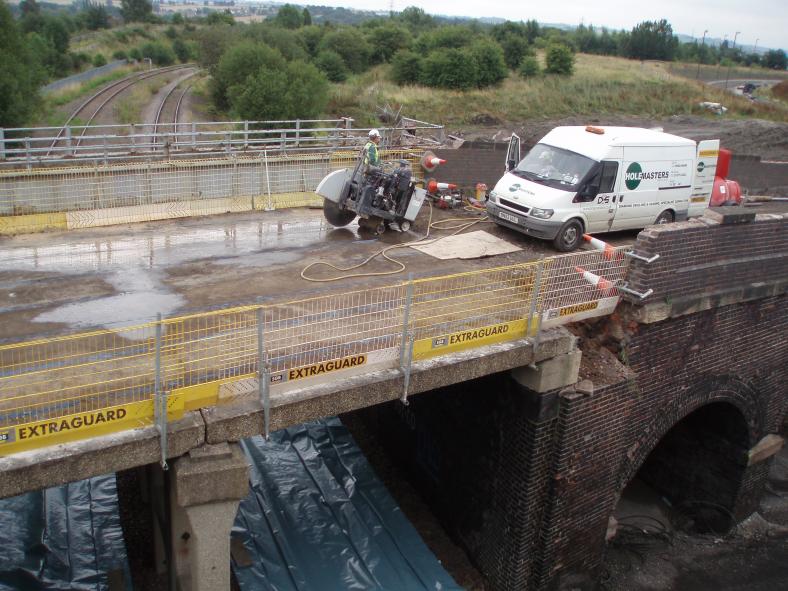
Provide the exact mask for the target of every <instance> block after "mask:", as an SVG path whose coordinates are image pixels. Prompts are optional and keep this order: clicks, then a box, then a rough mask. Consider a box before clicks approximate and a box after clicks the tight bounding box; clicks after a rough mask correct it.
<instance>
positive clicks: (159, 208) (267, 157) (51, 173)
mask: <svg viewBox="0 0 788 591" xmlns="http://www.w3.org/2000/svg"><path fill="white" fill-rule="evenodd" d="M357 150H358V148H357V147H354V148H349V149H344V150H328V151H322V152H318V151H315V152H299V153H288V154H281V153H277V152H268V151H262V152H260V153H256V154H230V155H229V156H227V157H222V158H211V159H208V158H202V159H191V160H167V161H161V162H137V163H123V164H121V163H113V164H106V165H105V164H98V165H95V166H85V165H78V166H69V167H52V168H36V169H33V170H5V171H0V235H3V234H6V235H10V234H22V233H29V232H41V231H47V230H57V229H61V230H65V229H77V228H88V227H97V226H108V225H115V224H126V223H134V222H149V221H154V220H163V219H173V218H182V217H190V216H202V215H211V214H221V213H227V212H242V211H253V210H273V209H279V208H286V207H300V206H308V205H321V204H322V200H321V199H320V198H319V197H317V196H316V195H315V194H314V190H315V188H316V187H317V185H318V183H319V182H320V180H321V179H322V178H323V177H324V176H326V175H327V174H328V173H329V172H331V171H332V170H337V169H340V168H347V167H350V166H353V165H354V163H355V161H356V158H357V156H358V151H357ZM420 155H421V151H420V150H411V149H397V150H394V149H390V150H383V151H382V156H383V157H384V158H387V159H391V160H398V159H407V160H409V161H410V162H411V164H412V166H413V170H414V171H418V170H420V169H419V167H418V166H417V164H418V158H419V157H420Z"/></svg>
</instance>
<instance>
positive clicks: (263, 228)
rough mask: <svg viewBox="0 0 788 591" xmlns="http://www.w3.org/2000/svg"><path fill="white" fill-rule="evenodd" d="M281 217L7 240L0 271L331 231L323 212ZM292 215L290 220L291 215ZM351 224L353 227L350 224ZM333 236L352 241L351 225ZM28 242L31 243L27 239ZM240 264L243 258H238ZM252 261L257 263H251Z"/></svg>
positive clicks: (211, 254)
mask: <svg viewBox="0 0 788 591" xmlns="http://www.w3.org/2000/svg"><path fill="white" fill-rule="evenodd" d="M277 217H278V218H281V219H270V220H250V221H242V222H233V223H227V222H220V221H218V220H201V221H200V222H199V223H194V221H193V220H190V223H189V225H188V227H178V228H173V227H171V225H170V224H168V225H167V226H166V227H159V228H156V227H154V228H143V229H141V230H140V231H138V232H137V233H136V234H135V235H130V236H118V235H117V234H116V233H117V229H115V228H113V229H108V230H107V232H108V234H111V235H108V236H106V237H96V236H95V233H97V232H99V231H100V230H91V231H90V232H91V234H94V236H92V237H91V236H85V237H84V238H83V237H81V236H80V234H79V233H74V234H72V235H71V236H66V237H63V236H62V235H61V236H58V237H57V239H58V240H59V242H57V243H52V242H51V241H52V240H53V238H54V237H47V236H42V235H36V236H24V237H19V238H16V239H12V240H11V241H9V243H7V245H6V246H5V248H0V271H10V270H13V271H53V272H58V273H84V272H89V271H97V270H102V269H110V268H112V267H119V266H140V267H144V268H149V269H153V268H163V267H168V266H174V265H179V264H183V263H187V262H193V261H197V260H203V259H211V258H217V259H222V258H228V257H237V256H239V255H247V254H251V253H259V254H265V253H264V252H261V251H266V250H281V249H292V248H299V247H308V246H310V245H312V244H317V243H321V242H323V240H324V239H325V238H326V235H327V234H329V235H333V233H334V231H335V230H334V228H333V227H332V226H330V225H329V224H328V222H326V221H325V220H324V219H323V214H322V212H314V213H313V214H304V213H301V212H299V214H298V215H296V216H289V217H290V218H291V219H290V220H289V221H288V219H285V217H284V216H277ZM293 218H294V219H293ZM351 228H352V226H351ZM343 230H347V233H345V232H343V233H341V234H340V236H338V237H337V238H339V237H341V239H343V240H354V239H356V238H357V236H356V234H355V233H354V232H352V231H351V230H350V229H343ZM31 243H32V244H31ZM242 264H243V263H242ZM252 264H253V265H255V266H256V263H252Z"/></svg>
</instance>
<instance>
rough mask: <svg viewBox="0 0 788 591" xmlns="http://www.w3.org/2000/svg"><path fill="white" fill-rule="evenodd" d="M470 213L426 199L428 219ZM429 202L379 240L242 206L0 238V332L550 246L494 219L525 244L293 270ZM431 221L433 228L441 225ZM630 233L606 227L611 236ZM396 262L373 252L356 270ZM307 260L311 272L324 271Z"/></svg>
mask: <svg viewBox="0 0 788 591" xmlns="http://www.w3.org/2000/svg"><path fill="white" fill-rule="evenodd" d="M458 216H464V217H467V219H468V220H469V221H472V220H473V218H474V216H473V214H468V213H463V212H460V211H459V210H450V211H443V210H438V209H437V208H435V209H433V221H436V220H443V219H447V218H449V217H458ZM428 218H429V210H428V209H427V208H425V209H424V210H423V211H422V213H421V215H420V217H419V219H418V220H417V223H416V224H415V226H414V228H413V229H412V230H411V232H409V233H407V234H402V233H400V232H397V231H395V230H391V231H389V232H387V233H386V234H385V235H383V236H382V237H379V238H373V237H370V236H369V235H367V234H363V233H360V231H359V228H358V226H357V225H356V224H355V223H353V224H351V225H350V226H348V227H347V228H340V229H338V228H333V227H331V226H330V225H328V224H327V223H326V222H325V220H324V219H323V215H322V211H320V210H316V209H292V210H278V211H273V212H249V213H237V214H226V215H220V216H211V217H204V218H192V219H179V220H166V221H158V222H149V223H142V224H134V225H125V226H110V227H103V228H92V229H85V230H77V231H69V232H52V233H43V234H31V235H22V236H15V237H4V238H0V285H1V286H2V287H0V342H14V341H18V340H28V339H30V338H35V337H38V336H41V335H53V334H60V333H65V332H73V331H84V330H90V329H92V328H104V327H108V328H109V327H117V326H122V325H130V324H136V323H138V322H139V321H141V320H149V319H151V318H153V317H155V315H156V314H157V313H162V314H163V315H164V316H168V315H173V314H181V313H185V312H192V311H197V310H205V309H210V308H216V307H226V306H231V305H243V304H249V303H260V302H265V301H267V300H269V299H272V300H290V299H297V298H302V297H310V296H313V295H319V294H326V293H332V292H336V293H338V292H346V291H349V290H359V289H365V288H368V287H373V286H380V285H390V284H393V283H395V282H397V281H401V280H403V279H405V278H406V276H407V273H408V272H412V273H414V275H415V276H416V277H420V276H427V275H445V274H449V273H457V272H463V271H472V270H480V269H484V268H489V267H497V266H501V265H508V264H514V263H519V262H526V261H530V260H534V259H536V258H538V257H539V256H540V255H542V254H544V255H545V256H550V255H553V254H556V253H555V251H553V250H552V248H551V246H550V245H549V243H547V242H543V241H539V240H535V239H531V238H527V237H525V236H522V235H520V234H517V233H515V232H512V231H510V230H507V229H505V228H501V227H499V226H497V225H495V224H491V223H482V224H478V225H477V226H475V227H473V228H471V229H472V230H473V229H484V230H485V231H487V232H490V233H492V234H494V235H496V236H499V237H501V238H503V239H505V240H507V241H509V242H512V243H514V244H516V245H517V246H520V247H522V250H521V251H518V252H514V253H511V254H506V255H498V256H494V257H485V258H482V259H473V260H459V259H455V260H447V261H443V260H437V259H435V258H433V257H431V256H429V255H426V254H423V253H421V252H418V251H416V250H414V249H410V248H403V249H397V250H395V251H393V252H392V253H391V255H393V256H394V257H395V258H400V259H401V260H402V261H403V263H404V264H406V265H407V270H406V272H404V273H400V274H398V275H388V276H378V277H363V278H353V279H346V280H340V281H336V282H331V283H312V282H309V281H306V280H304V279H302V278H301V277H300V272H301V270H302V269H303V268H304V267H305V266H306V265H307V264H308V263H311V262H314V261H327V262H331V263H334V264H337V265H349V264H353V263H357V262H360V261H362V260H363V259H364V258H365V257H367V256H369V255H370V254H372V253H373V252H375V251H377V250H379V249H381V248H383V247H384V246H388V245H393V244H399V243H403V242H407V241H410V240H413V239H414V238H417V237H418V236H420V235H422V234H423V232H424V231H425V229H426V227H427V224H428ZM447 234H449V232H446V231H433V236H441V235H447ZM635 236H636V232H619V233H615V234H611V235H609V237H608V240H610V241H611V242H612V243H614V244H626V243H630V242H632V241H633V240H634V238H635ZM393 268H395V266H394V265H393V264H391V263H388V262H386V261H382V260H381V261H378V260H376V261H374V262H373V263H371V264H370V265H368V266H367V267H365V268H364V269H363V270H365V271H366V270H368V271H385V270H389V269H393ZM326 271H327V272H326V273H323V272H322V271H320V270H317V269H316V270H314V273H315V275H316V276H321V274H322V276H329V273H328V271H330V270H328V269H326Z"/></svg>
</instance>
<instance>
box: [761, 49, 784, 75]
mask: <svg viewBox="0 0 788 591" xmlns="http://www.w3.org/2000/svg"><path fill="white" fill-rule="evenodd" d="M763 63H764V65H765V66H766V67H767V68H771V69H772V70H784V69H785V68H786V55H785V51H783V50H782V49H770V50H769V51H768V52H766V55H765V56H764V57H763Z"/></svg>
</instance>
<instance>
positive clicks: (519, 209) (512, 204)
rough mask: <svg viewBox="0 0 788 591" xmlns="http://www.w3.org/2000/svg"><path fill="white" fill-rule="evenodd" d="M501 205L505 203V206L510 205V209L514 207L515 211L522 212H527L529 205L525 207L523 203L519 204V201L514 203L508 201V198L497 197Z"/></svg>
mask: <svg viewBox="0 0 788 591" xmlns="http://www.w3.org/2000/svg"><path fill="white" fill-rule="evenodd" d="M499 201H500V202H501V205H505V206H506V207H511V208H512V209H516V210H517V211H522V212H523V213H528V212H529V211H530V209H531V208H530V207H526V206H525V205H520V204H519V203H515V202H514V201H509V200H508V199H504V198H502V197H501V198H499Z"/></svg>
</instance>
